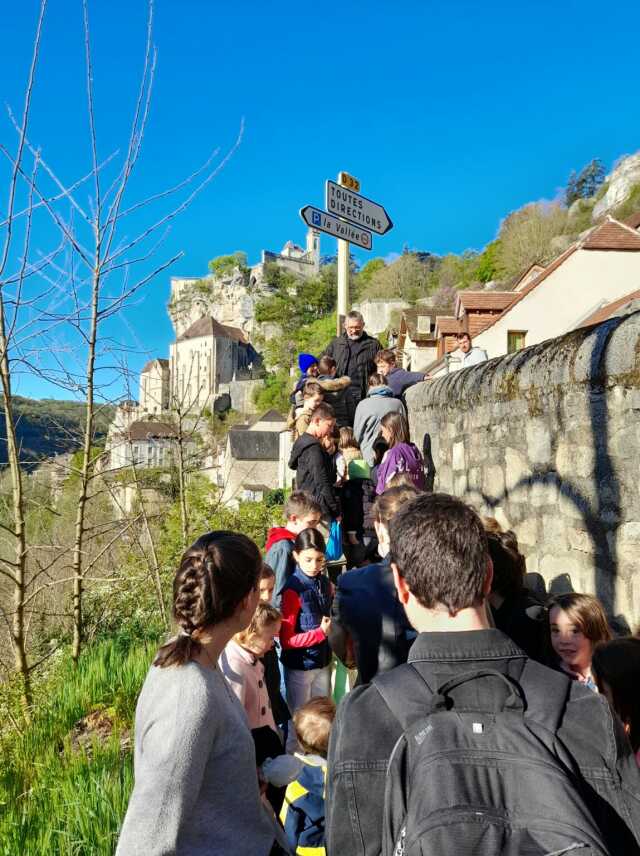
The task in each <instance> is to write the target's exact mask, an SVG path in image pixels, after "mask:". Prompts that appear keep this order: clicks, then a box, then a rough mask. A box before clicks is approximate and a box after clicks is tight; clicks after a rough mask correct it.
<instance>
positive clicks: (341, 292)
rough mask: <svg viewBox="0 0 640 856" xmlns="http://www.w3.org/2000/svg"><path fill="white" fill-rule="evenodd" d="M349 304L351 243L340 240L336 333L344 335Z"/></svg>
mask: <svg viewBox="0 0 640 856" xmlns="http://www.w3.org/2000/svg"><path fill="white" fill-rule="evenodd" d="M342 180H343V174H342V173H339V174H338V184H339V185H340V186H341V187H343V186H344V185H343V183H342ZM348 303H349V241H343V240H342V239H341V238H339V239H338V306H337V312H336V316H337V317H336V333H337V335H338V336H339V335H340V334H341V333H342V327H343V324H344V319H345V318H346V315H347V312H348Z"/></svg>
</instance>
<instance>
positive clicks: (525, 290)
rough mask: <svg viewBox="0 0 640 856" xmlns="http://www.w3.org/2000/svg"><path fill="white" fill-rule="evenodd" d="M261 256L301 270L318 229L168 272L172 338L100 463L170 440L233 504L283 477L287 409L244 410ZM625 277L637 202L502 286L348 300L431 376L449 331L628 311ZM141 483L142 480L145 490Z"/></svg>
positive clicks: (312, 264) (524, 327)
mask: <svg viewBox="0 0 640 856" xmlns="http://www.w3.org/2000/svg"><path fill="white" fill-rule="evenodd" d="M266 264H275V265H277V266H280V267H282V268H283V269H286V270H290V271H292V272H294V273H295V274H297V275H298V276H300V277H303V278H304V277H311V276H314V275H317V273H318V271H319V269H320V236H319V233H318V232H315V231H313V230H312V229H309V230H308V233H307V238H306V247H305V248H303V247H301V246H298V245H296V244H294V243H293V242H292V241H287V243H286V244H285V245H284V247H283V249H282V251H281V252H280V253H274V252H269V251H263V253H262V259H261V261H260V262H259V263H258V264H256V265H254V266H253V267H251V268H248V269H245V270H242V269H240V267H239V266H235V267H233V268H232V269H230V270H227V271H225V272H223V273H222V274H221V275H220V274H213V273H212V274H210V275H208V276H207V277H205V278H182V277H174V278H172V279H171V296H170V301H169V306H168V311H169V316H170V318H171V322H172V324H173V329H174V333H175V339H174V341H173V342H171V344H170V346H169V356H168V357H156V358H154V359H150V360H149V361H148V362H147V363H146V364H145V365H144V367H143V370H142V372H141V374H140V382H139V397H138V400H137V401H135V400H125V401H123V402H121V403H120V404H119V405H118V407H117V408H116V413H115V417H114V420H113V422H112V424H111V426H110V428H109V432H108V436H107V439H106V446H105V451H104V454H103V455H102V457H101V461H100V467H101V469H102V470H103V471H105V472H106V471H114V472H117V471H125V470H126V469H127V468H129V467H131V465H132V464H135V465H136V466H137V467H139V468H143V469H144V468H158V469H160V470H162V469H169V468H170V467H171V466H172V465H173V464H174V463H175V455H176V444H177V443H178V441H179V443H180V444H181V445H182V446H184V447H185V449H186V450H187V452H186V455H187V457H189V458H190V459H191V461H192V468H193V469H194V470H196V469H197V471H198V472H199V473H200V474H201V475H203V476H205V477H206V478H208V479H209V480H210V481H211V483H212V484H214V485H215V486H217V487H218V488H219V489H220V492H221V493H220V495H221V501H222V502H223V503H226V504H229V505H232V506H237V504H238V502H240V501H242V500H262V499H264V498H265V497H266V496H267V494H268V493H269V492H270V491H274V490H279V489H287V488H290V487H291V485H292V484H293V480H294V475H295V474H294V473H293V471H292V470H290V469H289V468H288V461H289V456H290V452H291V443H292V440H291V435H290V432H289V430H288V429H287V415H286V413H280V412H278V411H276V410H273V409H271V410H269V411H268V412H264V413H259V412H256V406H255V403H254V398H255V395H254V393H255V390H256V389H258V388H260V387H261V386H262V384H263V380H262V378H263V374H264V367H263V361H262V358H261V355H260V354H259V353H258V351H257V349H256V348H255V347H254V344H253V343H254V342H255V339H256V337H257V335H258V334H259V333H261V334H262V335H263V336H264V335H265V334H266V335H269V333H270V332H272V329H271V328H272V327H273V325H262V327H263V329H260V328H261V325H260V324H258V322H257V321H256V318H255V311H254V310H255V305H256V302H257V301H258V300H259V298H260V297H261V296H263V295H264V294H265V293H268V291H269V286H268V285H267V284H266V283H265V280H264V268H265V265H266ZM639 282H640V214H634V215H632V216H631V217H629V218H626V219H625V220H623V221H619V220H616V219H614V218H613V217H612V216H610V215H606V216H605V218H604V219H603V220H601V221H600V222H598V223H596V225H594V226H592V227H591V228H589V229H587V230H586V231H585V232H584V233H583V234H582V235H581V236H580V237H579V239H578V240H577V241H575V242H574V243H572V244H571V245H570V246H568V247H567V248H566V249H565V250H564V251H563V252H561V253H559V255H558V256H557V257H556V258H555V259H554V260H552V261H551V262H550V263H549V264H547V265H546V266H545V265H542V264H538V263H536V264H533V265H531V266H530V267H529V268H528V269H527V270H525V271H523V272H522V273H521V275H520V276H519V277H517V278H516V279H515V281H513V282H512V283H510V288H509V289H508V290H504V289H501V288H499V287H497V285H496V283H495V282H493V281H489V282H487V283H486V284H484V287H483V288H482V289H481V290H480V289H476V288H469V289H464V290H460V291H459V292H458V293H457V295H456V297H455V301H454V302H453V304H452V305H451V308H450V311H449V312H448V313H447V314H441V310H439V311H436V309H434V306H433V302H432V300H431V299H430V298H423V299H419V300H418V301H417V302H416V304H415V305H414V306H411V304H409V303H408V302H406V301H403V300H401V299H366V300H364V301H362V302H360V303H358V304H355V306H354V308H355V309H357V310H359V311H360V312H362V314H363V316H364V318H365V321H366V324H367V330H368V332H369V333H370V334H372V335H374V336H380V335H384V336H385V337H386V339H387V341H388V342H389V344H390V345H393V346H395V349H396V351H397V354H398V357H399V364H401V365H402V367H403V368H405V369H408V370H411V371H414V372H422V371H424V373H425V375H426V376H428V377H429V380H427V381H426V382H427V383H431V382H433V381H436V380H437V379H438V378H440V377H443V376H444V375H447V374H449V373H451V372H455V371H458V370H459V369H460V368H462V363H461V357H462V354H461V352H460V350H459V345H458V339H457V336H458V334H459V333H460V332H461V331H466V332H468V333H469V334H470V335H471V337H472V340H473V345H474V347H476V348H479V349H481V350H482V351H484V352H485V354H486V356H487V357H488V358H489V359H492V358H494V357H501V356H504V355H505V354H510V353H514V352H516V351H519V350H522V349H524V348H526V347H528V346H530V345H536V344H538V343H540V342H543V341H546V340H548V339H551V338H553V337H556V336H560V335H562V334H564V333H567V332H569V331H571V330H574V329H577V328H579V327H587V326H589V325H592V324H596V323H598V322H600V321H603V320H605V319H606V318H609V317H611V316H613V315H623V314H626V313H629V312H632V311H634V310H635V309H636V308H637V306H638V303H637V301H638V298H639V297H640V291H638V290H637V289H636V288H635V286H636V285H637V284H638V283H639ZM398 318H399V319H400V320H399V323H398ZM265 326H266V327H267V329H266V330H265V329H264V327H265ZM291 373H292V374H293V373H294V369H293V366H292V367H291ZM292 385H293V380H292ZM228 412H233V413H234V414H236V415H237V416H236V418H238V419H239V421H238V422H236V423H235V424H233V425H232V427H230V428H229V430H228V431H226V432H225V435H224V436H223V437H222V438H221V439H220V438H219V439H217V440H215V441H213V442H212V441H211V437H210V436H209V434H208V420H209V419H210V417H211V415H212V414H225V413H228ZM153 493H154V492H153V489H151V488H147V489H146V494H147V499H148V500H151V501H152V500H153ZM134 497H135V492H134V491H127V489H126V486H125V487H122V489H121V496H120V498H119V500H118V503H119V506H120V508H121V509H122V510H123V511H124V512H128V511H130V509H131V503H132V502H133V501H134Z"/></svg>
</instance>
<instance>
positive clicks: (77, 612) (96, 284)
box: [71, 243, 100, 665]
mask: <svg viewBox="0 0 640 856" xmlns="http://www.w3.org/2000/svg"><path fill="white" fill-rule="evenodd" d="M99 258H100V248H99V243H98V248H97V252H96V267H95V268H94V272H93V279H92V284H91V290H92V295H91V326H90V329H89V336H88V346H89V350H88V353H87V412H86V418H85V424H84V441H83V446H82V471H81V474H80V490H79V493H78V511H77V513H76V523H75V539H74V545H73V570H72V575H73V644H72V648H71V656H72V657H73V662H74V663H75V664H76V665H77V663H78V658H79V657H80V650H81V648H82V642H83V638H84V622H83V617H82V607H83V593H84V572H83V555H82V553H83V548H84V536H85V517H86V509H87V502H88V498H89V481H90V478H91V472H90V470H91V452H92V450H93V423H94V416H95V413H94V400H93V399H94V382H95V361H96V340H97V336H98V303H99V296H100V264H99Z"/></svg>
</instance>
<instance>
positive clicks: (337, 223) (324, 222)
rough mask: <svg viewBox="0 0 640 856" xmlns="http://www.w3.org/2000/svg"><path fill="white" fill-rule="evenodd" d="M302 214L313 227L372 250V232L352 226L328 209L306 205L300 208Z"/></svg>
mask: <svg viewBox="0 0 640 856" xmlns="http://www.w3.org/2000/svg"><path fill="white" fill-rule="evenodd" d="M300 216H301V217H302V219H303V220H304V222H305V223H306V224H307V226H311V228H312V229H319V230H320V231H321V232H326V233H327V235H333V237H334V238H340V239H341V240H343V241H349V243H350V244H357V245H358V246H359V247H362V248H363V249H364V250H370V249H371V246H372V237H371V232H367V230H366V229H362V228H360V227H358V226H352V225H351V224H350V223H345V222H344V220H339V219H338V218H337V217H333V216H332V215H331V214H327V212H326V211H322V210H321V209H320V208H314V207H313V206H312V205H305V207H304V208H301V209H300Z"/></svg>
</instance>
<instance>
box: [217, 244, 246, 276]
mask: <svg viewBox="0 0 640 856" xmlns="http://www.w3.org/2000/svg"><path fill="white" fill-rule="evenodd" d="M236 268H238V270H239V271H241V272H242V273H245V272H246V271H248V270H249V267H248V264H247V254H246V253H245V252H243V251H242V250H236V251H235V253H231V254H230V255H228V256H217V258H215V259H211V261H210V262H209V270H210V271H211V273H212V274H213V275H214V276H216V277H223V276H229V275H230V274H232V273H233V271H234V270H235V269H236Z"/></svg>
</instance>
